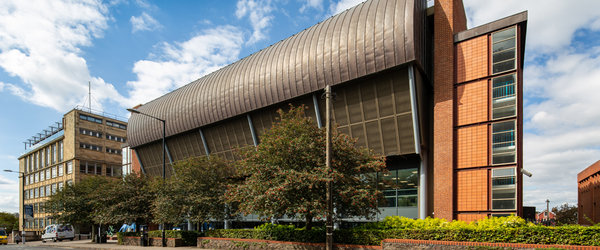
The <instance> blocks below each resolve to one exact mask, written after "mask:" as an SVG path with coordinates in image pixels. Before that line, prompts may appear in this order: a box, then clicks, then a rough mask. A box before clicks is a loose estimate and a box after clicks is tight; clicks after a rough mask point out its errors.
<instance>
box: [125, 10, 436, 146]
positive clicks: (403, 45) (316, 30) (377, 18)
mask: <svg viewBox="0 0 600 250" xmlns="http://www.w3.org/2000/svg"><path fill="white" fill-rule="evenodd" d="M424 19H425V1H422V0H369V1H366V2H364V3H362V4H359V5H357V6H355V7H354V8H351V9H349V10H347V11H345V12H342V13H340V14H338V15H336V16H333V17H331V18H329V19H327V20H325V21H323V22H321V23H319V24H317V25H314V26H312V27H310V28H308V29H306V30H304V31H302V32H300V33H298V34H296V35H294V36H292V37H289V38H287V39H285V40H283V41H281V42H278V43H276V44H274V45H272V46H270V47H268V48H266V49H263V50H261V51H259V52H257V53H254V54H252V55H250V56H248V57H246V58H244V59H242V60H240V61H237V62H235V63H233V64H231V65H228V66H226V67H224V68H222V69H220V70H218V71H216V72H213V73H211V74H209V75H207V76H204V77H202V78H200V79H198V80H196V81H194V82H192V83H190V84H188V85H185V86H183V87H181V88H179V89H177V90H175V91H173V92H171V93H168V94H166V95H164V96H162V97H160V98H157V99H155V100H153V101H151V102H149V103H147V104H145V105H143V106H141V107H139V108H138V110H139V111H141V112H143V113H147V114H150V115H153V116H156V117H160V118H162V119H165V120H166V121H167V124H166V125H167V136H172V135H175V134H179V133H182V132H185V131H189V130H192V129H196V128H199V127H202V126H205V125H208V124H212V123H215V122H218V121H222V120H224V119H227V118H231V117H234V116H236V115H240V114H244V113H247V112H250V111H253V110H256V109H259V108H262V107H266V106H269V105H272V104H277V103H281V102H283V101H286V100H288V99H291V98H295V97H299V96H302V95H305V94H309V93H312V92H314V91H317V90H319V89H322V88H324V87H325V86H326V85H332V86H333V85H337V84H340V83H343V82H347V81H350V80H353V79H357V78H360V77H363V76H366V75H370V74H373V73H376V72H379V71H382V70H385V69H388V68H392V67H395V66H398V65H402V64H405V63H407V62H412V61H416V63H417V65H425V63H424V61H423V60H424V53H423V49H424V32H425V31H424ZM161 129H162V127H161V124H160V122H157V121H155V120H153V119H151V118H147V117H144V116H141V115H135V114H134V115H132V116H131V118H130V119H129V129H128V130H127V136H128V140H129V144H130V145H131V147H132V148H135V147H137V146H140V145H143V144H146V143H149V142H152V141H155V140H159V139H160V138H161V137H162V131H161Z"/></svg>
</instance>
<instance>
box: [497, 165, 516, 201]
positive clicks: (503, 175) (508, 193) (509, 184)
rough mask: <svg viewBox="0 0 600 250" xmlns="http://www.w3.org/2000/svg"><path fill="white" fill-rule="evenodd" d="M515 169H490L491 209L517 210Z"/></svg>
mask: <svg viewBox="0 0 600 250" xmlns="http://www.w3.org/2000/svg"><path fill="white" fill-rule="evenodd" d="M515 171H516V169H515V168H499V169H492V209H493V210H515V209H516V208H517V202H516V199H517V182H516V180H517V177H516V175H515Z"/></svg>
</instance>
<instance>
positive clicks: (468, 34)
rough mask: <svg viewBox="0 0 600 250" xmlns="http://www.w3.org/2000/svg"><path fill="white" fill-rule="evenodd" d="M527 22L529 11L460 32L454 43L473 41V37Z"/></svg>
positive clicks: (455, 36) (456, 35)
mask: <svg viewBox="0 0 600 250" xmlns="http://www.w3.org/2000/svg"><path fill="white" fill-rule="evenodd" d="M526 21H527V11H523V12H520V13H517V14H514V15H512V16H507V17H505V18H502V19H498V20H496V21H493V22H490V23H486V24H483V25H480V26H477V27H475V28H471V29H468V30H465V31H461V32H458V33H456V34H455V35H454V42H455V43H457V42H462V41H464V40H468V39H471V38H473V37H477V36H480V35H482V34H486V33H490V32H492V31H495V30H499V29H502V28H504V27H508V26H511V25H515V24H518V23H522V22H526Z"/></svg>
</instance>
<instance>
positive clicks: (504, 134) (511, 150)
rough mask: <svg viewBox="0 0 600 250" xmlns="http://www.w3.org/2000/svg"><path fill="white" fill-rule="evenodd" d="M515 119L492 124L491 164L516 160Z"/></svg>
mask: <svg viewBox="0 0 600 250" xmlns="http://www.w3.org/2000/svg"><path fill="white" fill-rule="evenodd" d="M515 127H516V126H515V121H507V122H498V123H494V124H492V164H505V163H514V162H515V161H516V152H517V146H516V141H515V140H516V134H515Z"/></svg>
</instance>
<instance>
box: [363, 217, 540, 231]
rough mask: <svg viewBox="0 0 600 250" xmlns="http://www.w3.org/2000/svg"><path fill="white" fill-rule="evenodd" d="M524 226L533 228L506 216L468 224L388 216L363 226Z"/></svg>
mask: <svg viewBox="0 0 600 250" xmlns="http://www.w3.org/2000/svg"><path fill="white" fill-rule="evenodd" d="M526 226H534V224H532V223H528V222H527V221H525V220H524V219H523V218H521V217H518V216H514V215H511V216H507V217H491V218H485V219H481V220H478V221H473V222H470V223H467V222H464V221H459V220H454V221H450V222H449V221H447V220H445V219H440V218H431V217H427V218H426V219H424V220H421V219H409V218H406V217H399V216H388V217H386V218H385V219H383V220H382V221H380V222H374V223H370V224H367V225H365V228H374V229H375V228H376V229H397V230H400V229H421V230H423V229H425V230H431V229H471V230H494V229H504V228H519V227H526Z"/></svg>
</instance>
